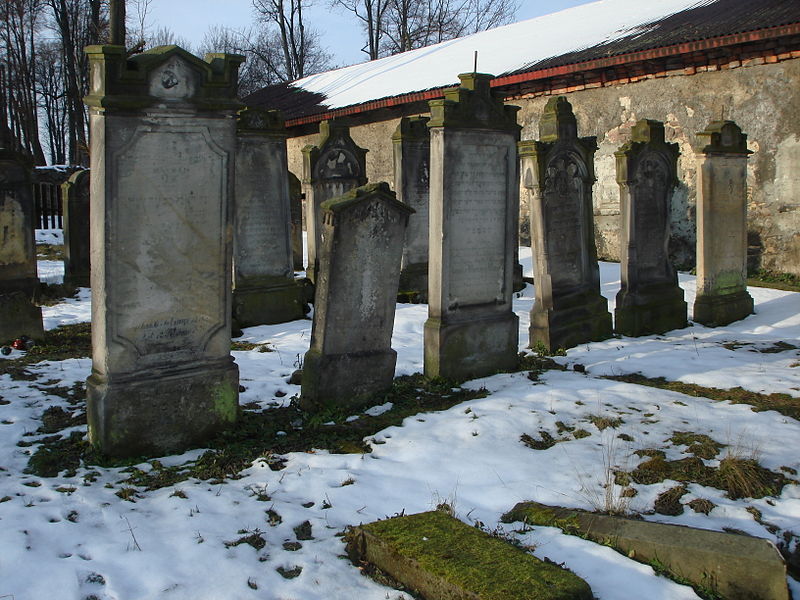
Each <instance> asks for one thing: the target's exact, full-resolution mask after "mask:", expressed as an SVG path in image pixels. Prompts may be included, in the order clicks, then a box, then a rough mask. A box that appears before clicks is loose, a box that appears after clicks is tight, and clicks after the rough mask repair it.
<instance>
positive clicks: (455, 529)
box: [350, 511, 592, 600]
mask: <svg viewBox="0 0 800 600" xmlns="http://www.w3.org/2000/svg"><path fill="white" fill-rule="evenodd" d="M361 529H363V530H364V531H366V532H367V533H369V534H370V535H372V536H375V537H376V538H378V539H379V540H380V542H381V543H382V544H385V545H386V546H388V548H389V549H390V552H392V553H395V552H396V553H397V555H399V556H400V557H401V558H405V559H408V560H409V561H414V562H416V563H417V564H418V565H419V568H420V569H421V570H422V571H424V572H425V573H428V574H432V575H434V576H436V577H437V578H441V579H443V580H444V581H446V582H447V583H449V584H450V585H453V586H456V587H458V588H462V589H464V590H468V591H470V592H472V593H474V594H476V595H477V597H479V598H481V600H538V599H542V600H543V599H548V600H559V599H563V600H567V599H569V600H582V599H585V600H590V599H591V598H592V592H591V589H590V588H589V586H588V585H587V584H586V582H585V581H583V580H582V579H580V578H579V577H577V576H576V575H575V574H573V573H571V572H569V571H567V570H565V569H562V568H560V567H559V566H557V565H554V564H552V563H546V562H543V561H541V560H539V559H537V558H536V557H534V556H532V555H530V554H528V553H527V552H525V551H523V550H521V549H519V548H516V547H514V546H512V545H510V544H508V543H507V542H505V541H503V540H501V539H499V538H497V537H493V536H491V535H489V534H487V533H484V532H482V531H480V530H478V529H476V528H474V527H470V526H468V525H466V524H464V523H462V522H461V521H459V520H458V519H454V518H452V517H450V516H448V515H446V514H444V513H443V512H441V511H432V512H427V513H421V514H417V515H410V516H403V517H397V518H393V519H387V520H385V521H378V522H376V523H369V524H367V525H362V526H361ZM350 535H352V533H351V534H350ZM377 566H378V567H380V566H381V565H380V564H379V565H377ZM403 583H405V584H406V585H409V583H408V582H406V581H404V582H403ZM411 587H412V588H413V587H414V586H413V585H411Z"/></svg>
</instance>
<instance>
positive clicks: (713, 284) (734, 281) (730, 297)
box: [693, 121, 753, 327]
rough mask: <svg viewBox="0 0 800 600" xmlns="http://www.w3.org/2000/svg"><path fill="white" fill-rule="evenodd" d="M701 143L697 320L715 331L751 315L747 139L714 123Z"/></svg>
mask: <svg viewBox="0 0 800 600" xmlns="http://www.w3.org/2000/svg"><path fill="white" fill-rule="evenodd" d="M697 135H698V140H699V150H698V168H697V296H696V297H695V301H694V316H693V320H694V321H697V322H698V323H702V324H703V325H708V326H710V327H717V326H720V325H727V324H728V323H732V322H733V321H738V320H739V319H743V318H745V317H746V316H747V315H749V314H751V313H752V312H753V298H752V297H751V296H750V294H749V293H748V292H747V157H748V155H750V154H751V152H750V150H748V149H747V135H746V134H744V133H742V130H741V129H740V128H739V126H738V125H736V123H734V122H733V121H713V122H711V123H710V124H709V125H708V127H706V129H705V131H702V132H700V133H698V134H697Z"/></svg>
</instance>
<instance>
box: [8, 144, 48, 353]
mask: <svg viewBox="0 0 800 600" xmlns="http://www.w3.org/2000/svg"><path fill="white" fill-rule="evenodd" d="M0 142H2V143H0V343H3V342H7V341H10V340H13V339H14V338H17V337H19V336H21V335H27V336H28V337H30V338H33V339H34V340H36V339H41V337H42V335H43V334H44V329H43V327H42V309H41V308H39V307H38V306H37V305H36V301H37V299H38V296H39V278H38V276H37V274H36V241H35V235H34V231H35V229H34V214H33V213H34V210H33V195H32V190H31V182H30V171H31V168H32V165H31V164H30V161H28V160H26V159H25V158H24V157H23V156H22V155H20V154H19V153H17V152H14V151H12V150H10V149H8V148H6V147H5V146H6V142H5V140H3V139H0Z"/></svg>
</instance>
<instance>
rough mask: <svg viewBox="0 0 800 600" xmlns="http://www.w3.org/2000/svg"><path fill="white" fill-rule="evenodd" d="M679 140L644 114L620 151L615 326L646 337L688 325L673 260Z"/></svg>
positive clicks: (681, 291) (621, 330)
mask: <svg viewBox="0 0 800 600" xmlns="http://www.w3.org/2000/svg"><path fill="white" fill-rule="evenodd" d="M679 155H680V151H679V150H678V144H668V143H666V142H665V141H664V124H663V123H661V122H659V121H650V120H647V119H642V120H641V121H639V122H638V123H636V125H634V127H633V129H632V130H631V140H630V141H629V142H628V143H626V144H625V145H623V146H622V147H621V148H620V149H619V150H618V151H617V152H616V153H615V154H614V156H616V159H617V183H619V187H620V209H621V212H622V227H621V231H620V234H621V235H620V240H621V246H622V257H621V258H622V260H621V264H620V267H621V271H622V286H621V288H620V290H619V292H618V293H617V306H616V309H615V310H614V330H615V331H616V332H617V333H619V334H621V335H630V336H640V335H648V334H653V333H664V332H666V331H671V330H672V329H680V328H681V327H686V302H685V301H684V299H683V290H682V289H681V288H680V286H678V274H677V272H676V271H675V267H674V266H673V265H672V263H671V262H670V259H669V235H670V226H669V223H670V209H671V200H672V193H673V191H674V190H675V186H676V185H677V184H678V177H677V170H678V156H679Z"/></svg>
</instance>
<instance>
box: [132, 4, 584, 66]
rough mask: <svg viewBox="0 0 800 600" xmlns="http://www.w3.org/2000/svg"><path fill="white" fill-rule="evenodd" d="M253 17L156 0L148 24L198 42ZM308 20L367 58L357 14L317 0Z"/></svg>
mask: <svg viewBox="0 0 800 600" xmlns="http://www.w3.org/2000/svg"><path fill="white" fill-rule="evenodd" d="M588 1H589V0H522V2H520V8H519V10H518V11H517V20H519V21H522V20H523V19H530V18H532V17H536V16H538V15H543V14H548V13H552V12H556V11H558V10H562V9H564V8H569V7H571V6H577V5H579V4H586V3H587V2H588ZM128 6H129V8H128V13H129V19H130V18H135V7H134V3H133V2H132V1H130V0H129V1H128ZM251 20H252V4H251V2H250V0H152V2H151V4H150V8H149V13H148V19H147V21H148V25H150V26H151V27H164V26H165V27H168V28H169V29H171V30H172V31H173V32H174V33H175V34H176V35H177V36H178V37H181V38H184V39H186V40H187V41H188V42H189V43H190V44H192V45H197V44H199V42H200V40H202V38H203V34H204V33H205V32H206V30H207V29H208V27H209V26H211V25H223V26H227V27H236V28H241V27H246V26H248V25H249V24H250V22H251ZM306 23H307V24H308V25H311V26H312V27H314V28H315V29H317V30H318V31H319V32H320V33H321V35H322V43H323V45H324V46H325V47H326V48H327V50H328V52H330V53H331V54H333V56H334V61H335V62H336V64H337V65H338V66H345V65H350V64H354V63H357V62H363V61H364V60H365V59H366V55H365V54H364V53H363V52H361V51H360V49H361V46H362V45H363V43H364V42H363V40H362V33H361V29H360V28H359V25H358V22H357V21H356V19H355V17H354V16H353V15H351V14H349V13H346V12H345V11H343V10H342V9H331V8H330V6H329V3H328V0H317V2H316V6H314V7H313V8H312V9H311V11H310V12H309V13H308V15H307V17H306Z"/></svg>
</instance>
